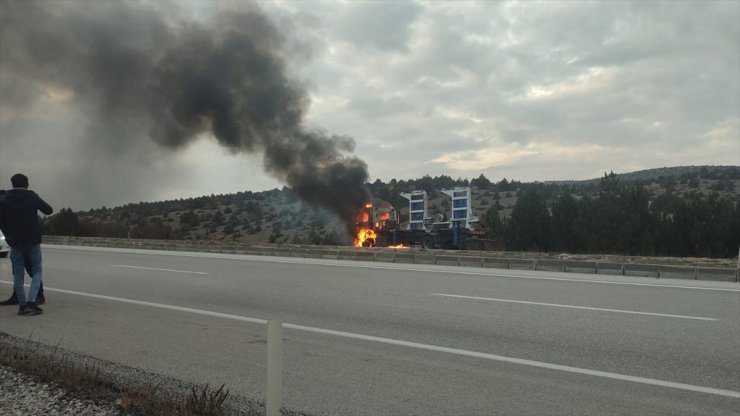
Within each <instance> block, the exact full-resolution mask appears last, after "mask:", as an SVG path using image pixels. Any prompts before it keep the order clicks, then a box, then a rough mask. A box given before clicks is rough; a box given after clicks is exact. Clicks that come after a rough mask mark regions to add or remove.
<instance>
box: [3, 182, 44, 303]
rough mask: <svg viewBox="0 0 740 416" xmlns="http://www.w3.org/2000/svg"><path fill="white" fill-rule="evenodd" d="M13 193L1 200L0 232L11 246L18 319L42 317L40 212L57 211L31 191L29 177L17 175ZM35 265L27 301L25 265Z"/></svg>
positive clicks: (6, 194)
mask: <svg viewBox="0 0 740 416" xmlns="http://www.w3.org/2000/svg"><path fill="white" fill-rule="evenodd" d="M10 182H11V184H13V189H11V190H9V191H7V192H6V193H5V196H3V197H2V198H0V229H2V231H3V234H5V239H6V241H7V242H8V245H9V246H10V261H11V263H12V265H13V289H14V291H15V294H16V296H17V298H18V305H19V306H18V315H38V314H40V313H42V312H43V310H42V309H41V308H39V307H38V305H37V304H36V297H37V295H38V291H39V286H40V285H41V278H42V273H41V224H39V220H38V212H37V211H41V212H43V213H44V214H46V215H51V213H52V212H53V211H54V210H53V209H52V208H51V206H50V205H49V204H47V203H46V202H44V200H43V199H41V198H40V197H39V196H38V195H37V194H36V193H35V192H33V191H30V190H29V189H28V177H26V175H23V174H21V173H16V174H15V175H13V177H12V178H10ZM26 258H28V259H29V260H30V263H31V272H32V274H31V288H30V289H29V291H28V297H26V292H25V289H24V288H23V277H24V264H25V259H26Z"/></svg>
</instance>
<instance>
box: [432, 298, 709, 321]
mask: <svg viewBox="0 0 740 416" xmlns="http://www.w3.org/2000/svg"><path fill="white" fill-rule="evenodd" d="M431 295H432V296H445V297H448V298H461V299H475V300H488V301H493V302H507V303H522V304H525V305H539V306H553V307H557V308H569V309H585V310H589V311H603V312H617V313H630V314H635V315H650V316H663V317H667V318H681V319H696V320H698V321H718V319H716V318H704V317H701V316H687V315H671V314H667V313H653V312H638V311H625V310H622V309H605V308H592V307H588V306H574V305H560V304H557V303H542V302H529V301H526V300H513V299H497V298H484V297H479V296H462V295H450V294H446V293H432V294H431Z"/></svg>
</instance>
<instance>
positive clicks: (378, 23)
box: [336, 1, 420, 51]
mask: <svg viewBox="0 0 740 416" xmlns="http://www.w3.org/2000/svg"><path fill="white" fill-rule="evenodd" d="M343 7H346V11H345V12H344V13H343V16H342V17H341V18H340V20H339V22H338V23H337V26H336V33H337V34H338V35H339V36H340V37H341V38H343V39H346V40H348V41H349V42H352V43H354V44H356V45H358V46H360V47H370V48H377V49H379V50H386V51H404V50H406V49H407V46H408V45H407V43H408V39H409V36H410V35H411V24H412V23H413V22H414V21H415V20H416V17H417V15H418V14H419V12H420V7H419V6H418V5H417V4H416V3H414V2H410V1H387V2H386V1H382V2H381V1H361V2H351V3H348V4H347V5H345V6H343Z"/></svg>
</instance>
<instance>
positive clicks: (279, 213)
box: [45, 166, 740, 254]
mask: <svg viewBox="0 0 740 416" xmlns="http://www.w3.org/2000/svg"><path fill="white" fill-rule="evenodd" d="M614 184H617V185H618V186H619V187H621V188H620V189H624V188H627V187H638V188H639V189H641V190H643V191H644V193H645V198H647V205H648V207H651V206H652V207H654V208H655V207H659V208H660V209H661V210H662V211H660V212H657V211H656V210H653V211H655V212H653V214H655V215H658V214H660V215H663V216H664V217H665V215H666V212H665V208H664V207H665V206H673V207H675V206H677V204H679V205H680V204H684V203H686V204H689V205H690V204H692V202H690V201H704V200H710V199H720V200H722V201H728V202H730V203H731V204H732V207H733V209H734V210H735V211H733V213H731V214H728V215H735V216H736V215H737V214H736V213H737V212H738V211H737V205H738V201H739V200H740V196H739V192H738V191H739V190H740V166H684V167H666V168H658V169H650V170H644V171H639V172H631V173H624V174H618V175H617V174H609V175H605V177H604V178H596V179H592V180H586V181H557V182H530V183H522V182H518V181H515V180H511V181H510V180H507V179H502V180H501V181H499V182H496V183H493V182H491V181H489V180H488V179H487V178H486V177H485V176H484V175H480V176H479V177H478V178H475V179H472V180H468V179H452V178H451V177H449V176H444V175H443V176H439V177H430V176H424V177H422V178H418V179H412V180H395V179H393V180H391V181H390V182H388V183H384V182H382V181H380V180H377V181H375V182H373V183H368V184H367V187H368V189H369V190H370V193H371V195H372V196H373V198H374V199H376V200H382V201H387V202H390V203H392V204H393V205H394V206H396V207H397V208H398V209H399V211H400V213H401V218H402V222H403V220H404V219H405V218H408V205H407V204H408V201H407V200H405V199H404V198H402V197H401V196H400V195H399V194H400V193H401V192H410V191H412V190H425V191H427V193H428V195H429V202H430V206H429V211H430V214H431V215H436V214H446V215H449V211H450V206H449V205H450V203H449V199H448V198H447V197H446V196H445V195H444V194H442V193H441V192H440V191H441V190H443V189H451V188H454V187H456V186H470V187H471V188H472V191H473V210H474V215H477V216H478V217H479V218H481V220H482V221H483V222H484V223H485V224H486V226H487V227H488V230H489V234H494V233H495V234H496V235H495V236H494V237H496V238H498V239H499V242H500V246H501V248H502V249H503V248H509V249H511V248H514V247H508V244H509V243H510V242H507V241H506V238H504V237H505V236H504V234H505V228H506V226H507V224H508V225H511V223H512V216H513V214H514V211H515V207H517V203H518V201H519V199H520V197H521V196H522V195H523V194H532V193H534V194H537V195H539V197H540V198H541V199H542V204H543V207H544V209H545V210H546V211H547V215H550V216H552V215H553V214H554V212H553V208H554V207H555V206H558V199H559V198H561V197H563V196H565V195H567V196H570V197H572V198H573V199H574V200H575V201H591V200H595V199H599V197H600V195H602V194H603V193H604V190H605V186H607V187H608V186H615V185H614ZM676 201H684V202H676ZM576 203H581V202H576ZM656 203H657V205H654V204H656ZM581 204H584V203H581ZM691 206H693V205H691ZM646 208H647V207H646ZM574 209H575V208H574ZM581 209H583V208H582V207H581ZM593 209H596V208H593ZM668 214H669V215H671V214H673V213H668ZM595 215H597V216H598V213H596V214H595ZM733 218H734V217H733ZM514 219H515V218H514ZM347 221H352V220H351V219H350V220H344V221H343V220H341V219H339V218H336V217H335V216H333V215H332V214H330V213H328V212H326V211H323V210H320V209H315V208H313V207H311V206H308V205H306V204H305V203H303V202H302V201H301V200H299V199H298V198H297V196H296V195H295V194H294V193H293V192H292V190H290V189H289V188H285V187H284V188H283V189H281V190H278V189H273V190H271V191H265V192H256V193H255V192H250V191H245V192H238V193H235V194H225V195H210V196H201V197H197V198H188V199H178V200H170V201H161V202H140V203H135V204H133V203H132V204H127V205H124V206H120V207H115V208H106V207H102V208H99V209H92V210H89V211H80V212H72V211H71V210H69V209H63V210H62V211H60V212H59V213H58V214H56V215H54V216H51V217H49V218H47V219H46V221H45V226H46V232H47V233H49V234H56V235H80V236H102V237H123V238H125V237H130V238H156V239H177V240H228V241H238V242H243V243H246V244H255V243H260V242H271V243H296V244H332V245H337V244H338V245H341V244H350V242H351V237H350V236H347V235H346V231H345V230H346V224H345V223H346V222H347ZM509 232H510V233H511V232H512V230H509ZM520 233H521V232H520ZM738 235H740V232H739V233H738ZM574 238H575V237H574ZM534 248H535V247H525V248H524V249H534ZM539 249H547V247H539ZM734 250H735V251H737V246H735V249H734ZM636 254H641V253H636ZM644 254H655V253H644Z"/></svg>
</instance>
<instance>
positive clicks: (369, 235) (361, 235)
mask: <svg viewBox="0 0 740 416" xmlns="http://www.w3.org/2000/svg"><path fill="white" fill-rule="evenodd" d="M377 237H378V236H377V234H375V231H373V230H372V229H370V228H361V229H360V231H358V232H357V238H355V247H364V245H365V242H366V241H367V240H368V239H373V241H372V243H373V244H375V239H376V238H377Z"/></svg>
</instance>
